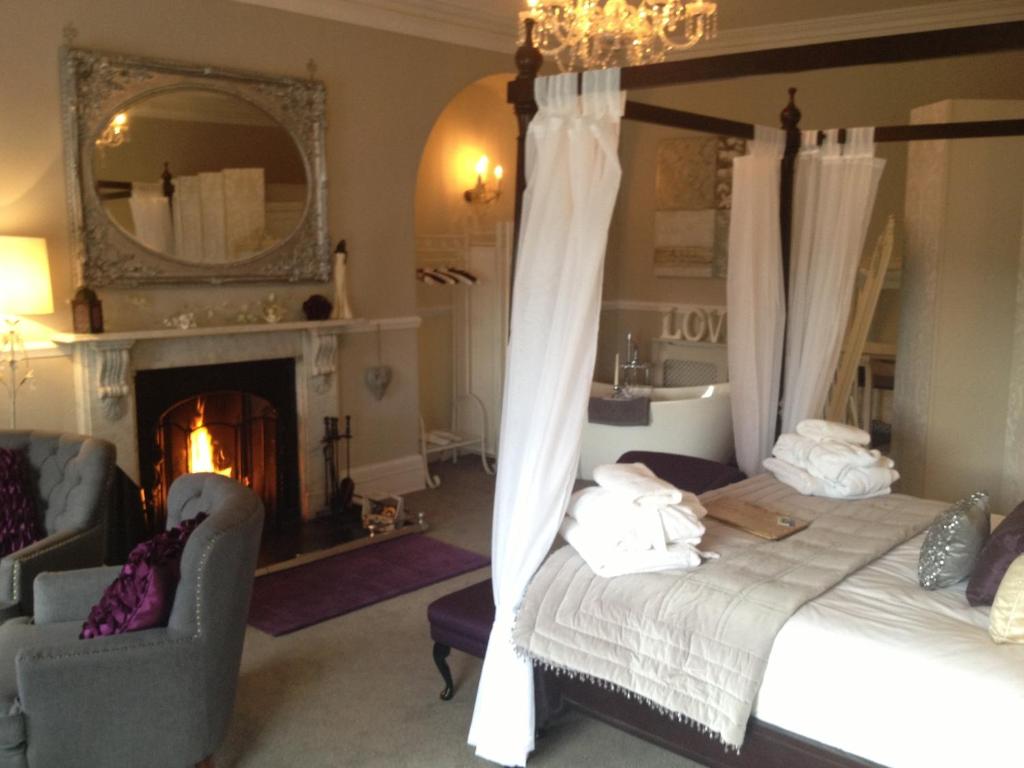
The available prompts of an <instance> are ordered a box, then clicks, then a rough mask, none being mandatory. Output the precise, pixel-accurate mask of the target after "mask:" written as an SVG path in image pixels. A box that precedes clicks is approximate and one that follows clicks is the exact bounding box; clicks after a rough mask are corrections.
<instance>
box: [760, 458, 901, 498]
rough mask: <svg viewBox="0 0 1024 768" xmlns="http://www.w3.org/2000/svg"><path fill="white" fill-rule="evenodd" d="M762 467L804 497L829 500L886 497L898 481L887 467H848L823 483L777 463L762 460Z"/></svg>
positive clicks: (786, 464) (897, 477) (894, 473)
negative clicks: (818, 497) (819, 497)
mask: <svg viewBox="0 0 1024 768" xmlns="http://www.w3.org/2000/svg"><path fill="white" fill-rule="evenodd" d="M762 464H763V465H764V468H765V469H767V470H768V471H769V472H771V473H772V474H773V475H775V478H776V479H777V480H779V481H780V482H783V483H785V484H786V485H788V486H790V487H791V488H795V489H796V490H798V491H799V492H800V493H802V494H803V495H804V496H827V497H828V498H831V499H869V498H871V497H872V496H885V495H886V494H888V493H891V492H892V489H891V488H890V486H891V485H892V484H893V483H894V482H896V481H897V480H899V478H900V474H899V472H897V471H896V470H894V469H888V468H886V467H849V468H848V469H847V471H846V472H844V473H843V474H842V475H841V476H840V477H839V478H838V479H836V480H825V479H823V478H820V477H815V476H814V475H812V474H811V473H810V472H807V471H806V470H803V469H801V468H800V467H797V466H794V465H793V464H790V463H789V462H787V461H782V460H780V459H765V460H764V461H763V462H762Z"/></svg>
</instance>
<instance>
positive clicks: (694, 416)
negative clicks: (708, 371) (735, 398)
mask: <svg viewBox="0 0 1024 768" xmlns="http://www.w3.org/2000/svg"><path fill="white" fill-rule="evenodd" d="M647 389H648V390H649V393H647V396H648V397H650V398H651V423H650V424H649V425H648V426H646V427H612V426H608V425H606V424H591V423H589V422H587V423H585V424H584V425H583V444H582V447H581V449H580V469H579V476H580V477H581V478H583V479H584V480H590V479H592V477H593V472H594V467H596V466H597V465H598V464H611V463H614V462H615V461H616V460H617V459H618V458H619V456H621V455H622V454H624V453H625V452H626V451H663V452H665V453H682V454H686V455H687V456H699V457H700V458H704V459H712V460H714V461H730V460H731V459H732V457H733V442H732V405H731V400H730V398H729V384H728V383H727V382H726V383H722V384H708V385H701V386H697V387H651V388H647ZM611 393H612V387H611V385H610V384H602V383H600V382H594V383H593V385H592V386H591V389H590V394H591V396H592V397H607V396H609V395H611Z"/></svg>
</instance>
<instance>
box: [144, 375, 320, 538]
mask: <svg viewBox="0 0 1024 768" xmlns="http://www.w3.org/2000/svg"><path fill="white" fill-rule="evenodd" d="M136 402H137V406H138V416H139V421H138V429H139V457H140V480H141V486H142V494H143V499H144V504H145V506H146V512H147V518H149V520H150V521H151V524H152V525H153V526H155V527H160V526H162V525H163V521H164V519H165V517H166V509H167V493H168V491H169V489H170V487H171V483H173V482H174V479H175V478H177V477H178V476H180V475H183V474H186V473H190V472H216V473H218V474H222V475H225V476H227V477H231V478H234V479H235V480H238V481H239V482H240V483H242V484H244V485H247V486H249V487H251V488H252V489H253V490H255V491H256V493H257V494H259V496H260V498H261V499H262V500H263V504H264V507H265V508H266V510H267V521H268V523H273V524H274V525H275V527H278V526H280V525H281V524H282V523H285V522H290V521H295V520H298V518H299V516H300V513H299V504H298V487H297V486H298V465H297V460H296V456H297V450H296V446H297V433H296V414H295V387H294V361H292V360H290V359H288V360H270V361H258V362H251V363H233V364H224V365H209V366H195V367H191V368H173V369H168V370H148V371H140V372H139V373H138V374H137V375H136Z"/></svg>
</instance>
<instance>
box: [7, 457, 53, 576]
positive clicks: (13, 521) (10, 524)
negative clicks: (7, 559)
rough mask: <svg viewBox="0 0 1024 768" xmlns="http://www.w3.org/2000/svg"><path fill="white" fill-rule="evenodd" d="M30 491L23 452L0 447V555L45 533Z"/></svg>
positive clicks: (31, 489)
mask: <svg viewBox="0 0 1024 768" xmlns="http://www.w3.org/2000/svg"><path fill="white" fill-rule="evenodd" d="M34 492H35V488H34V487H33V483H32V474H31V472H30V470H29V463H28V456H26V455H25V452H24V451H21V450H17V449H13V448H0V557H3V556H5V555H9V554H11V552H17V551H18V550H19V549H24V548H25V547H27V546H28V545H29V544H32V543H33V542H36V541H39V540H40V539H41V538H43V536H45V535H46V532H45V531H44V530H43V526H42V525H41V524H40V522H39V515H38V513H37V512H36V504H35V498H34Z"/></svg>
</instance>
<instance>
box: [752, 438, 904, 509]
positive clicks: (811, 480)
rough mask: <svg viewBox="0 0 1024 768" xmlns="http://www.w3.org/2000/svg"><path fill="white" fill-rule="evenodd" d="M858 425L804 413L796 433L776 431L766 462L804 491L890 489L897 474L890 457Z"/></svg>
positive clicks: (851, 494) (875, 492)
mask: <svg viewBox="0 0 1024 768" xmlns="http://www.w3.org/2000/svg"><path fill="white" fill-rule="evenodd" d="M870 443H871V436H870V435H869V434H868V433H867V432H865V431H864V430H862V429H857V428H856V427H851V426H849V425H848V424H838V423H836V422H832V421H822V420H820V419H805V420H804V421H801V422H800V423H799V424H797V425H796V433H795V434H794V433H792V432H787V433H785V434H782V435H779V439H778V441H776V443H775V447H774V448H773V449H772V458H770V459H765V460H764V462H763V463H764V468H765V469H767V470H768V471H770V472H771V473H772V474H773V475H775V477H776V479H778V480H780V481H781V482H783V483H785V484H786V485H789V486H792V487H793V488H796V489H797V490H798V491H800V493H802V494H804V495H805V496H828V497H829V498H833V499H867V498H870V497H872V496H884V495H885V494H887V493H890V492H891V490H892V489H891V487H890V486H892V484H893V483H894V482H896V481H897V480H899V478H900V475H899V472H897V471H896V470H895V469H893V462H892V459H890V458H888V457H887V456H883V455H882V454H881V453H879V452H878V451H874V450H869V449H868V447H867V446H868V445H869V444H870Z"/></svg>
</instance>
